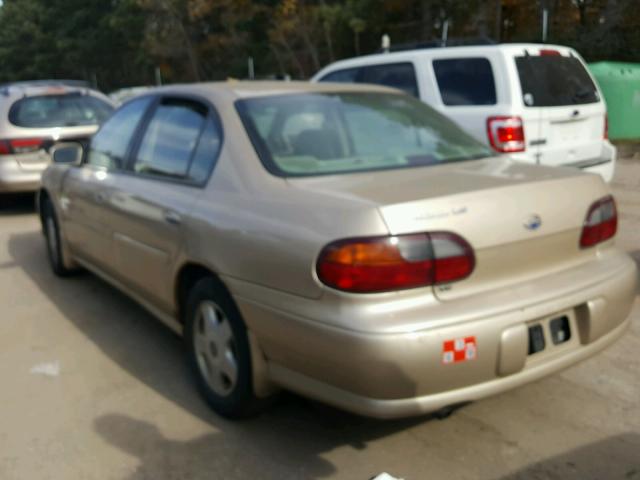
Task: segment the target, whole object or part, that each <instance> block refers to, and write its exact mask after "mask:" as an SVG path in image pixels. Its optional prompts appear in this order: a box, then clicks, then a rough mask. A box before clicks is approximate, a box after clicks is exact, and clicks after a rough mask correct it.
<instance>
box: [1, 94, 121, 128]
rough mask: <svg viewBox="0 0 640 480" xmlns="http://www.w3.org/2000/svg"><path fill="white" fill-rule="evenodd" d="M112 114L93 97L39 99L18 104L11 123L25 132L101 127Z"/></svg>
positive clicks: (13, 111)
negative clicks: (44, 129) (41, 129)
mask: <svg viewBox="0 0 640 480" xmlns="http://www.w3.org/2000/svg"><path fill="white" fill-rule="evenodd" d="M112 111H113V107H112V106H111V105H109V104H108V103H106V102H104V101H102V100H100V99H99V98H96V97H94V96H91V95H84V94H81V93H70V94H64V95H39V96H33V97H25V98H23V99H21V100H18V101H17V102H16V103H14V104H13V106H12V107H11V110H10V111H9V121H10V122H11V123H13V124H14V125H16V126H18V127H25V128H52V127H75V126H81V125H100V124H102V123H103V122H104V121H105V120H106V119H107V118H108V117H109V115H110V114H111V112H112Z"/></svg>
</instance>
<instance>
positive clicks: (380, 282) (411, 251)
mask: <svg viewBox="0 0 640 480" xmlns="http://www.w3.org/2000/svg"><path fill="white" fill-rule="evenodd" d="M474 266H475V257H474V255H473V250H472V249H471V247H470V246H469V244H468V243H467V242H466V241H465V240H464V239H462V238H461V237H459V236H457V235H455V234H453V233H443V232H435V233H423V234H415V235H397V236H391V237H373V238H359V239H347V240H339V241H337V242H333V243H330V244H329V245H327V246H326V247H325V248H324V249H323V250H322V252H321V254H320V257H319V259H318V263H317V265H316V270H317V273H318V278H319V279H320V280H321V281H322V282H323V283H324V284H326V285H328V286H330V287H333V288H336V289H338V290H343V291H346V292H355V293H372V292H385V291H392V290H403V289H408V288H417V287H425V286H430V285H435V284H439V283H450V282H453V281H456V280H461V279H463V278H466V277H468V276H469V275H470V274H471V272H472V271H473V268H474Z"/></svg>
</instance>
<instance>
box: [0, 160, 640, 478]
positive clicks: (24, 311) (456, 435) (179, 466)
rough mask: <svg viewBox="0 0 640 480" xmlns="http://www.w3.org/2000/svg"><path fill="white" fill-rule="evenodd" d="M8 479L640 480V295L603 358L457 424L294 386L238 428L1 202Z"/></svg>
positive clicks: (2, 459)
mask: <svg viewBox="0 0 640 480" xmlns="http://www.w3.org/2000/svg"><path fill="white" fill-rule="evenodd" d="M612 187H613V190H614V192H615V194H616V195H617V198H618V201H619V208H620V212H621V228H620V235H619V237H618V242H619V244H620V245H621V246H622V247H623V248H625V249H626V250H628V251H629V252H630V253H631V254H632V255H633V256H634V257H635V258H636V259H637V260H638V261H640V161H639V160H636V161H631V160H626V161H625V160H623V161H620V162H619V168H618V172H617V176H616V181H615V182H614V183H613V185H612ZM0 202H2V205H1V206H0V301H1V302H2V303H1V307H0V382H1V383H0V479H2V480H14V479H19V480H25V479H29V480H31V479H34V480H35V479H65V480H66V479H82V480H92V479H101V480H102V479H124V480H134V479H136V480H142V479H153V480H159V479H184V480H187V479H205V478H206V479H225V480H228V479H249V480H252V479H261V480H262V479H307V478H323V479H324V478H341V479H342V478H344V479H358V480H359V479H362V480H366V479H369V478H371V477H372V476H374V475H375V474H378V473H380V472H383V471H386V472H389V473H391V474H393V475H394V476H396V477H402V478H405V479H406V480H418V479H441V478H442V479H448V480H449V479H450V480H453V479H510V480H512V479H529V478H534V479H546V478H551V479H580V480H585V479H623V480H629V479H637V480H640V304H639V302H638V300H636V305H635V307H634V310H633V313H632V315H633V325H632V327H631V329H630V330H629V331H628V333H627V334H626V335H625V336H624V337H623V338H622V339H621V340H620V341H619V342H618V343H616V344H615V345H613V346H612V347H611V348H609V349H608V350H606V351H604V352H603V353H601V354H599V355H598V356H596V357H594V358H592V359H590V360H588V361H586V362H584V363H582V364H580V365H577V366H574V367H572V368H570V369H569V370H566V371H565V372H563V373H560V374H557V375H554V376H551V377H548V378H546V379H544V380H542V381H540V382H537V383H534V384H530V385H528V386H525V387H523V388H519V389H517V390H514V391H511V392H509V393H506V394H503V395H499V396H496V397H493V398H489V399H487V400H484V401H481V402H478V403H475V404H473V405H469V406H467V407H465V408H463V409H462V410H460V411H458V412H456V413H455V414H454V415H453V416H452V417H450V418H448V419H447V420H445V421H440V420H435V419H430V418H419V419H411V420H405V421H393V422H381V421H375V420H370V419H365V418H360V417H356V416H352V415H349V414H346V413H343V412H340V411H337V410H334V409H331V408H329V407H325V406H322V405H318V404H316V403H314V402H310V401H308V400H305V399H302V398H299V397H297V396H294V395H285V396H283V398H282V399H281V400H280V401H279V402H278V403H277V404H276V405H275V406H274V407H273V408H272V409H271V410H270V411H268V412H267V413H265V414H264V415H262V416H261V417H259V418H256V419H252V420H248V421H242V422H237V423H234V422H230V421H226V420H223V419H221V418H220V417H218V416H216V415H215V414H214V413H212V412H211V411H209V410H208V408H207V407H206V406H205V405H204V403H203V402H202V401H201V400H200V397H199V396H198V394H197V393H196V391H195V390H194V388H193V387H192V384H191V382H190V379H189V377H188V375H187V370H186V367H185V364H184V362H183V354H182V350H181V342H180V340H179V339H178V338H177V337H175V336H174V335H173V334H172V333H171V332H170V331H169V330H167V329H166V328H165V327H163V326H162V325H161V324H160V323H159V322H157V321H155V320H154V319H153V318H152V317H151V316H150V315H149V314H147V313H146V312H145V311H143V310H142V309H141V308H140V307H138V306H136V305H135V304H134V303H133V302H132V301H130V300H128V299H127V298H126V297H124V296H123V295H121V294H120V293H118V292H117V291H115V290H114V289H112V288H111V287H109V286H108V285H106V284H105V283H103V282H102V281H100V280H98V279H97V278H95V277H93V276H92V275H89V274H84V275H80V276H78V277H74V278H71V279H68V280H64V281H62V280H59V279H57V278H55V277H54V276H53V275H52V274H51V273H50V271H49V268H48V265H47V263H46V258H45V250H44V248H43V242H42V238H41V235H40V233H39V225H38V221H37V219H36V217H35V215H34V212H33V209H32V208H31V200H30V199H29V198H28V197H27V198H14V197H12V198H0Z"/></svg>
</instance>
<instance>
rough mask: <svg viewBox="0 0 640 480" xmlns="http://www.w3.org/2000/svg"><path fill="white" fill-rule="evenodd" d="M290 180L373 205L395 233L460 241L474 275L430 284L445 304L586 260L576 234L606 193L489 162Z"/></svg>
mask: <svg viewBox="0 0 640 480" xmlns="http://www.w3.org/2000/svg"><path fill="white" fill-rule="evenodd" d="M291 182H292V183H293V184H294V185H296V186H304V187H305V188H313V189H321V190H325V191H330V192H332V193H333V194H336V195H339V196H341V197H343V198H345V199H349V198H357V199H358V200H367V201H369V202H371V203H373V204H376V205H378V209H379V211H380V213H381V215H382V217H383V219H384V221H385V223H386V225H387V227H388V229H389V232H390V233H391V234H393V235H397V234H398V235H399V234H408V233H418V232H437V231H447V232H452V233H455V234H458V235H460V236H461V237H463V238H464V239H466V240H467V241H468V242H469V244H470V245H471V247H472V248H473V251H474V254H475V257H476V266H475V270H474V271H473V273H472V274H471V276H469V277H468V278H466V279H464V280H462V281H459V282H454V283H451V284H449V285H440V286H438V287H436V288H435V294H436V295H437V296H438V298H439V299H440V300H443V301H447V300H452V299H455V298H459V297H461V296H467V295H473V294H478V293H481V292H482V291H485V290H489V289H495V288H500V287H502V286H505V285H507V284H512V283H514V282H520V281H526V280H527V279H530V278H534V277H536V276H542V275H545V274H547V273H551V272H553V271H558V270H561V269H563V268H566V267H567V266H569V265H571V264H579V263H581V262H584V261H587V260H588V259H590V258H592V256H593V255H594V252H593V249H591V250H583V249H580V247H579V239H580V232H581V229H582V225H583V222H584V220H585V216H586V214H587V211H588V209H589V206H590V205H591V204H592V203H593V201H595V200H596V199H598V198H600V197H603V196H605V195H606V193H607V192H606V189H605V187H604V184H603V183H602V182H601V180H600V178H599V177H597V176H593V175H583V174H579V173H575V172H574V171H572V170H569V169H550V168H549V169H547V168H540V167H536V166H532V165H527V164H524V163H516V162H512V161H510V160H508V159H495V158H494V159H487V160H477V161H469V162H463V163H459V164H450V165H440V166H434V167H427V168H415V169H405V170H394V171H388V172H371V173H366V174H352V175H342V176H332V177H330V179H329V178H328V177H320V178H313V179H296V180H292V181H291ZM355 235H357V232H355Z"/></svg>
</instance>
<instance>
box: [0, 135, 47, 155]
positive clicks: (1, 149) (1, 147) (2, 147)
mask: <svg viewBox="0 0 640 480" xmlns="http://www.w3.org/2000/svg"><path fill="white" fill-rule="evenodd" d="M44 142H45V140H44V139H43V138H16V139H13V140H0V155H9V154H12V153H31V152H37V151H38V150H40V149H41V148H43V146H44Z"/></svg>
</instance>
